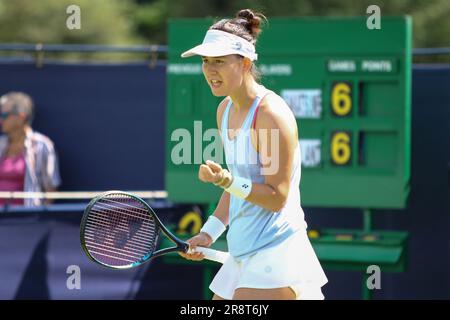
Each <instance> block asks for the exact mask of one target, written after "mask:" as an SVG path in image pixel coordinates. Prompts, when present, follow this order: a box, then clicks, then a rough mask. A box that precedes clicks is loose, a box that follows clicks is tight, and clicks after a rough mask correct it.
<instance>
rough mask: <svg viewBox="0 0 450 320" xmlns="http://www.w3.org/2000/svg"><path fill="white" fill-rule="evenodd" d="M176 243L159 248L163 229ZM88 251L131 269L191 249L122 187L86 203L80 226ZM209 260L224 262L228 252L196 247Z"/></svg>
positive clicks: (109, 264) (101, 261)
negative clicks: (157, 258) (159, 239)
mask: <svg viewBox="0 0 450 320" xmlns="http://www.w3.org/2000/svg"><path fill="white" fill-rule="evenodd" d="M161 231H162V233H163V234H165V235H166V236H167V237H168V238H169V239H170V240H171V241H172V242H174V243H175V246H173V247H169V248H164V249H160V250H157V245H158V238H159V236H160V233H161ZM80 240H81V247H82V248H83V250H84V252H85V253H86V255H87V256H88V257H89V258H90V259H91V260H93V261H94V262H97V263H99V264H101V265H102V266H105V267H109V268H113V269H129V268H133V267H136V266H139V265H141V264H143V263H145V262H147V261H149V260H151V259H153V258H156V257H159V256H161V255H164V254H167V253H170V252H177V251H179V252H192V251H190V249H189V244H188V243H187V242H185V241H183V240H181V239H179V238H177V237H176V236H175V235H173V234H172V233H171V232H170V231H169V230H168V229H167V228H166V227H165V226H164V225H163V224H162V222H161V221H160V220H159V218H158V216H157V215H156V213H155V212H154V211H153V209H152V208H151V207H150V206H149V205H148V204H147V203H146V202H145V201H144V200H142V199H141V198H139V197H137V196H135V195H132V194H129V193H126V192H122V191H107V192H105V193H103V194H101V195H99V196H97V197H95V198H93V199H92V200H91V201H90V202H89V204H88V205H87V207H86V209H85V211H84V215H83V218H82V220H81V228H80ZM195 251H196V252H202V253H203V254H204V255H205V258H206V259H208V260H212V261H216V262H220V263H224V261H225V260H226V259H227V258H228V256H229V254H228V252H223V251H217V250H213V249H209V248H203V247H197V248H196V250H195Z"/></svg>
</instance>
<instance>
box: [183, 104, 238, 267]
mask: <svg viewBox="0 0 450 320" xmlns="http://www.w3.org/2000/svg"><path fill="white" fill-rule="evenodd" d="M229 99H230V98H229V97H226V98H225V99H224V100H222V102H221V103H220V104H219V106H218V107H217V117H216V118H217V128H218V130H219V134H220V133H221V124H222V116H223V113H224V111H225V108H226V106H227V104H228V102H229ZM220 137H222V135H221V134H220ZM222 144H223V141H222ZM229 208H230V194H229V193H228V192H226V191H223V193H222V196H221V197H220V200H219V203H218V204H217V207H216V209H215V210H214V212H213V214H212V215H214V216H215V217H216V218H217V219H219V220H220V221H221V222H222V223H223V225H225V226H227V225H228V222H229ZM187 242H188V243H189V245H190V247H191V249H195V247H196V246H201V247H209V246H211V244H212V243H213V240H212V238H211V237H210V236H209V235H208V234H207V233H205V232H200V233H199V234H197V235H195V236H194V237H192V238H190V239H189V240H187ZM180 255H181V256H182V257H184V258H186V259H189V260H196V261H198V260H202V259H203V258H204V256H203V254H202V253H199V252H196V253H191V254H186V253H181V252H180Z"/></svg>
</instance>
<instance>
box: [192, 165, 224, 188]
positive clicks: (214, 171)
mask: <svg viewBox="0 0 450 320" xmlns="http://www.w3.org/2000/svg"><path fill="white" fill-rule="evenodd" d="M198 178H199V179H200V180H201V181H203V182H210V183H217V182H219V181H220V180H221V179H222V178H223V172H222V167H221V166H220V164H218V163H216V162H214V161H211V160H206V162H205V164H202V165H200V168H199V170H198Z"/></svg>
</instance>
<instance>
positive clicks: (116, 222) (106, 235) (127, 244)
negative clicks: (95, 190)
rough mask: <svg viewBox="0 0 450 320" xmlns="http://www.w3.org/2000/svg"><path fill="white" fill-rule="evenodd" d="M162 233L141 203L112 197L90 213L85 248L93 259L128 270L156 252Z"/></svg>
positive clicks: (129, 198)
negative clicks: (159, 234)
mask: <svg viewBox="0 0 450 320" xmlns="http://www.w3.org/2000/svg"><path fill="white" fill-rule="evenodd" d="M158 231H159V228H158V226H157V224H156V222H155V220H154V218H153V216H152V215H151V214H150V213H149V211H148V209H147V208H146V207H145V206H144V205H143V204H142V203H141V202H140V201H138V200H136V199H134V198H132V197H129V196H127V195H122V194H120V195H115V194H110V195H108V196H107V197H103V198H101V199H99V200H98V201H97V202H96V203H95V204H94V205H93V206H92V207H91V209H90V211H89V215H88V217H87V219H86V224H85V245H86V248H87V250H88V251H89V253H90V254H91V256H92V257H93V258H95V259H96V260H98V261H100V262H102V263H104V264H107V265H110V266H116V267H120V266H127V265H130V264H133V263H137V262H139V261H140V260H142V259H143V258H144V257H145V256H147V255H149V254H151V253H152V252H153V251H155V250H156V244H157V238H158V233H159V232H158Z"/></svg>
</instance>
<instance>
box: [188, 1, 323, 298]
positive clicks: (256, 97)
mask: <svg viewBox="0 0 450 320" xmlns="http://www.w3.org/2000/svg"><path fill="white" fill-rule="evenodd" d="M264 18H265V17H264V16H263V15H262V14H259V13H254V12H253V11H252V10H249V9H244V10H240V11H239V12H238V13H237V15H236V17H235V18H233V19H223V20H220V21H219V22H217V23H215V24H214V25H212V26H211V27H210V28H209V30H208V31H207V32H206V35H205V37H204V40H203V43H202V44H200V45H198V46H196V47H194V48H192V49H190V50H188V51H186V52H184V53H183V54H182V57H191V56H195V55H196V56H200V57H201V59H202V61H203V64H202V69H203V74H204V76H205V79H206V82H207V83H208V85H209V86H210V88H211V91H212V94H213V95H215V96H224V97H225V98H224V100H223V101H222V102H221V103H220V104H219V106H218V107H217V125H218V129H219V133H220V136H221V138H222V142H223V146H224V151H225V152H224V153H225V160H226V164H227V167H228V169H229V171H228V170H227V169H224V168H222V166H221V165H220V164H219V163H216V162H214V161H211V160H207V161H206V162H205V163H204V164H202V165H200V168H199V174H198V175H199V179H200V180H201V181H203V182H205V183H212V184H214V185H216V186H217V187H218V188H222V189H223V193H222V196H221V198H220V200H219V203H218V205H217V207H216V209H215V211H214V213H213V214H212V215H211V216H210V217H209V218H208V220H207V221H206V223H205V224H204V225H203V227H202V229H201V230H200V232H199V234H197V235H195V236H194V237H192V238H191V239H189V240H188V243H189V244H190V247H191V249H194V251H195V247H197V246H203V247H209V246H211V244H212V243H213V242H214V241H216V240H217V239H218V238H219V236H220V235H221V234H222V233H223V232H224V231H225V229H226V226H228V227H229V229H228V232H227V244H228V249H229V252H230V257H229V258H228V260H227V261H226V262H225V263H224V264H223V266H222V267H221V269H220V270H219V271H218V273H217V274H216V276H215V278H214V279H213V281H212V283H211V285H210V289H211V290H212V291H213V292H214V297H213V299H257V300H260V299H324V296H323V294H322V291H321V287H322V286H323V285H324V284H325V283H326V282H327V281H328V280H327V277H326V275H325V273H324V272H323V269H322V267H321V265H320V262H319V261H318V259H317V256H316V254H315V252H314V250H313V248H312V246H311V243H310V241H309V238H308V236H307V233H306V228H307V224H306V222H305V219H304V213H303V210H302V207H301V204H300V189H299V187H300V175H301V155H300V146H299V139H298V129H297V123H296V119H295V116H294V115H293V113H292V111H291V109H290V108H289V107H288V105H287V104H286V103H285V101H284V100H283V99H282V98H281V97H280V96H278V95H277V94H276V93H274V92H273V91H270V90H268V89H267V88H265V87H264V86H263V85H261V84H260V83H259V73H258V70H257V69H256V66H255V61H256V60H257V58H258V54H257V53H256V50H255V44H256V40H257V38H258V35H259V34H260V32H261V28H260V27H261V23H262V19H264ZM180 255H182V256H183V257H185V258H186V259H190V260H202V259H203V258H204V256H203V254H202V253H199V252H194V253H189V254H187V253H180Z"/></svg>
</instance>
